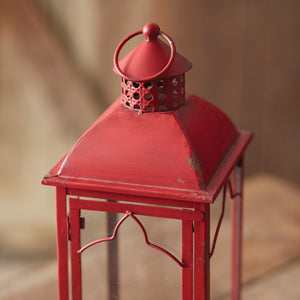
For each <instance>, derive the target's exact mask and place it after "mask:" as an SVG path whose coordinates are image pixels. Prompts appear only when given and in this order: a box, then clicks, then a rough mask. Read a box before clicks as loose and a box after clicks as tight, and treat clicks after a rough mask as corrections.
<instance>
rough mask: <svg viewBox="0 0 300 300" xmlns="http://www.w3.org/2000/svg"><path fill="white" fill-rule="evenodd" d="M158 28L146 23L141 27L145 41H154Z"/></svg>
mask: <svg viewBox="0 0 300 300" xmlns="http://www.w3.org/2000/svg"><path fill="white" fill-rule="evenodd" d="M159 31H160V28H159V26H158V25H157V24H155V23H147V24H146V25H145V26H144V27H143V34H144V36H145V37H146V39H147V41H151V40H153V39H156V38H157V36H158V34H159Z"/></svg>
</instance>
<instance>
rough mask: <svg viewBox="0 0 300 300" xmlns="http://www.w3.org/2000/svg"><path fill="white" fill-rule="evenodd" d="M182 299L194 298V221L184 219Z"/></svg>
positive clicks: (189, 299)
mask: <svg viewBox="0 0 300 300" xmlns="http://www.w3.org/2000/svg"><path fill="white" fill-rule="evenodd" d="M182 262H183V268H182V300H191V299H192V298H193V222H192V221H185V220H184V221H182Z"/></svg>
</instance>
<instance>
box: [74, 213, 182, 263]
mask: <svg viewBox="0 0 300 300" xmlns="http://www.w3.org/2000/svg"><path fill="white" fill-rule="evenodd" d="M128 217H131V218H132V219H133V220H134V221H135V222H136V223H137V224H138V225H139V227H140V228H141V230H142V232H143V234H144V239H145V243H146V244H147V245H148V246H149V247H152V248H154V249H156V250H159V251H160V252H162V253H164V254H166V255H167V256H169V257H170V258H171V259H173V260H174V261H175V262H176V263H177V264H178V265H179V266H180V267H183V266H184V264H183V263H182V262H181V261H180V260H179V259H177V258H176V257H175V256H174V255H173V254H171V253H170V252H168V251H167V250H165V249H163V248H161V247H159V246H157V245H155V244H152V243H151V242H149V239H148V235H147V232H146V229H145V227H144V226H143V224H142V223H141V222H140V220H139V219H138V218H137V217H136V216H135V215H134V214H133V213H132V212H131V211H127V212H126V214H125V216H124V217H123V218H121V219H120V221H119V222H118V223H117V225H116V227H115V229H114V232H113V234H112V236H111V237H107V238H102V239H98V240H95V241H93V242H91V243H88V244H87V245H85V246H84V247H82V248H81V249H79V250H78V251H77V253H78V254H81V253H82V252H83V251H85V250H86V249H87V248H89V247H91V246H93V245H95V244H98V243H102V242H108V241H112V240H114V239H115V238H116V236H117V232H118V229H119V227H120V226H121V224H122V223H123V222H124V221H125V220H126V219H127V218H128Z"/></svg>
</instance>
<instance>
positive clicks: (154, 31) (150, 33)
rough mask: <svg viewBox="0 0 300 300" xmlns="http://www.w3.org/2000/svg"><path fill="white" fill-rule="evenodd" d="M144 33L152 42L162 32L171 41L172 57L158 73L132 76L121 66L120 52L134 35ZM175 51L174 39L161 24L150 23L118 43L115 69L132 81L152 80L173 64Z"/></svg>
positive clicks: (148, 40)
mask: <svg viewBox="0 0 300 300" xmlns="http://www.w3.org/2000/svg"><path fill="white" fill-rule="evenodd" d="M141 33H143V34H144V36H145V37H146V40H147V42H151V40H153V39H156V38H157V36H158V35H159V34H160V35H161V36H163V37H164V38H165V39H166V40H167V41H168V43H169V45H170V47H171V55H170V59H169V60H168V62H167V64H166V65H165V66H164V67H163V68H162V69H161V70H160V71H158V72H157V73H155V74H153V75H151V76H148V77H144V78H132V77H129V76H127V75H126V74H125V73H124V72H123V71H122V70H121V68H120V66H119V54H120V51H121V49H122V48H123V46H124V45H125V44H126V43H127V42H128V41H129V40H130V39H132V38H133V37H135V36H136V35H139V34H141ZM175 53H176V48H175V44H174V42H173V40H172V39H171V37H170V36H169V35H168V34H166V33H165V32H163V31H160V29H159V26H158V25H157V24H155V23H148V24H146V25H145V26H144V27H143V30H138V31H135V32H133V33H131V34H129V35H128V36H127V37H126V38H125V39H123V40H122V42H121V43H120V44H119V45H118V47H117V49H116V51H115V54H114V67H115V70H116V71H117V73H118V74H119V75H120V76H122V77H124V78H125V79H127V80H131V81H149V80H152V79H154V78H157V77H159V76H160V75H161V74H163V73H164V72H165V71H166V70H167V69H168V68H169V67H170V65H171V63H172V62H173V60H174V57H175Z"/></svg>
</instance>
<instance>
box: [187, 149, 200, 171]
mask: <svg viewBox="0 0 300 300" xmlns="http://www.w3.org/2000/svg"><path fill="white" fill-rule="evenodd" d="M187 164H188V166H189V167H192V169H193V170H195V171H196V172H197V173H198V174H199V175H200V176H202V170H201V163H200V161H199V159H198V157H197V155H196V153H195V152H193V153H192V156H191V157H189V158H188V160H187Z"/></svg>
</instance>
